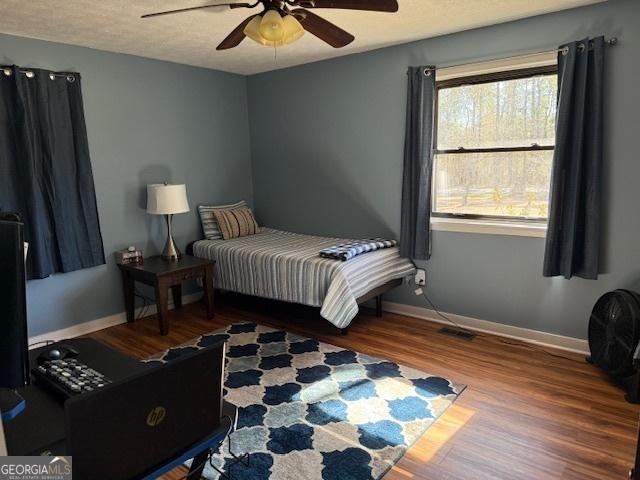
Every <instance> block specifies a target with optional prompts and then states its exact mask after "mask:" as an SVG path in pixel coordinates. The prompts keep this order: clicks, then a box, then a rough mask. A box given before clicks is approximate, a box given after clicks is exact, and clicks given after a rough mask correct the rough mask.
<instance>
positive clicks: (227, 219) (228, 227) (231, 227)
mask: <svg viewBox="0 0 640 480" xmlns="http://www.w3.org/2000/svg"><path fill="white" fill-rule="evenodd" d="M213 214H214V215H215V217H216V220H217V221H218V228H219V229H220V232H221V233H222V238H224V239H225V240H229V239H230V238H238V237H246V236H247V235H255V234H256V233H258V232H259V229H260V227H258V223H257V222H256V219H255V218H254V217H253V213H251V210H249V208H248V207H240V208H229V209H225V210H214V211H213Z"/></svg>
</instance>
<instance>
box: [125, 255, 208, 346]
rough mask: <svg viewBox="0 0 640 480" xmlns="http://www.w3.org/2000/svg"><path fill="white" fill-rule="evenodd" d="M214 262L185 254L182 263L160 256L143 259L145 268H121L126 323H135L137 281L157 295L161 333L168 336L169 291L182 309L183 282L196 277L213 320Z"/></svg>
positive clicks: (135, 266)
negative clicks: (152, 288)
mask: <svg viewBox="0 0 640 480" xmlns="http://www.w3.org/2000/svg"><path fill="white" fill-rule="evenodd" d="M214 265H215V262H214V261H212V260H206V259H204V258H196V257H192V256H190V255H185V256H184V257H182V258H181V259H180V260H176V261H172V260H164V259H163V258H162V257H160V256H156V257H149V258H145V259H144V264H143V265H122V264H118V267H120V272H121V273H122V287H123V289H124V303H125V307H126V310H127V321H128V322H133V321H135V301H134V300H135V282H136V281H137V282H140V283H144V284H146V285H151V286H152V287H154V289H155V293H156V305H157V307H158V323H159V325H160V334H162V335H166V334H167V333H169V320H168V318H167V314H168V311H169V306H168V300H169V288H171V293H172V294H173V304H174V306H175V308H180V307H181V306H182V282H184V281H185V280H190V279H193V278H202V283H203V287H204V301H205V305H206V307H207V318H213V315H214V313H213V288H214V287H213V267H214Z"/></svg>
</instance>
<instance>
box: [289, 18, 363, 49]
mask: <svg viewBox="0 0 640 480" xmlns="http://www.w3.org/2000/svg"><path fill="white" fill-rule="evenodd" d="M292 13H293V14H294V15H295V17H296V18H297V19H298V21H299V22H300V23H301V24H302V26H303V27H304V29H305V30H306V31H307V32H309V33H312V34H313V35H315V36H316V37H318V38H319V39H320V40H323V41H325V42H327V43H328V44H329V45H331V46H332V47H333V48H342V47H344V46H346V45H349V44H350V43H351V42H353V41H354V40H355V37H354V36H353V35H351V34H350V33H349V32H345V31H344V30H342V29H341V28H340V27H337V26H336V25H334V24H333V23H331V22H329V21H327V20H325V19H324V18H322V17H319V16H318V15H316V14H315V13H312V12H310V11H309V10H305V9H303V8H296V9H295V10H293V11H292Z"/></svg>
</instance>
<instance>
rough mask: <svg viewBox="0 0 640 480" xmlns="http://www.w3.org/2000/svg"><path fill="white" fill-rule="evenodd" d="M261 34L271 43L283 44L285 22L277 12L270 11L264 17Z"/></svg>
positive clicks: (261, 23)
mask: <svg viewBox="0 0 640 480" xmlns="http://www.w3.org/2000/svg"><path fill="white" fill-rule="evenodd" d="M260 34H261V35H262V37H263V38H264V39H265V40H267V41H269V42H281V41H282V40H283V39H284V20H282V17H281V16H280V14H279V13H278V12H277V11H276V10H268V11H267V12H266V13H265V14H264V15H263V16H262V21H261V22H260Z"/></svg>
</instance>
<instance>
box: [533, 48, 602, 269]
mask: <svg viewBox="0 0 640 480" xmlns="http://www.w3.org/2000/svg"><path fill="white" fill-rule="evenodd" d="M604 56H605V42H604V38H603V37H598V38H594V39H592V40H590V39H588V38H585V39H584V40H581V41H578V42H573V43H571V44H569V45H564V46H562V47H560V52H559V53H558V113H557V121H556V148H555V153H554V156H553V174H552V180H551V198H550V202H551V203H550V207H549V225H548V229H547V238H546V249H545V255H544V270H543V271H544V275H545V276H547V277H552V276H556V275H563V276H564V277H565V278H571V277H572V276H574V275H575V276H578V277H582V278H587V279H596V278H597V277H598V268H599V252H600V225H601V222H602V216H601V195H602V185H601V184H602V162H603V133H602V132H603V95H604V85H603V84H604Z"/></svg>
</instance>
